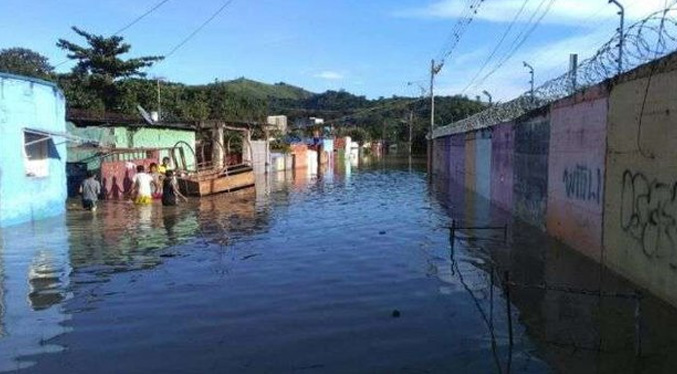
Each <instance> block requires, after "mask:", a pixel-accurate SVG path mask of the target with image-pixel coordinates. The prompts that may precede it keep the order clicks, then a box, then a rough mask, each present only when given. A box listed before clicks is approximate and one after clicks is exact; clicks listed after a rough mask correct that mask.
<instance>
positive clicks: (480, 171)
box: [475, 129, 492, 199]
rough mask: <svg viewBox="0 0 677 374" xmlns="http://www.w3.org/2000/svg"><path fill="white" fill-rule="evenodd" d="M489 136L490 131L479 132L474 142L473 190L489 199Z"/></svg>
mask: <svg viewBox="0 0 677 374" xmlns="http://www.w3.org/2000/svg"><path fill="white" fill-rule="evenodd" d="M491 134H492V129H484V130H480V131H478V132H477V133H476V140H475V189H476V191H477V193H478V194H479V195H480V196H482V197H484V198H486V199H491Z"/></svg>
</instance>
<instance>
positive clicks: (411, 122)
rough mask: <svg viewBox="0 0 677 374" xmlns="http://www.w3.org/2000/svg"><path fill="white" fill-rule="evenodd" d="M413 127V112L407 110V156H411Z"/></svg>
mask: <svg viewBox="0 0 677 374" xmlns="http://www.w3.org/2000/svg"><path fill="white" fill-rule="evenodd" d="M413 126H414V111H413V110H412V109H410V110H409V147H408V148H409V156H411V139H412V127H413Z"/></svg>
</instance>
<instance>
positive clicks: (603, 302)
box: [0, 158, 677, 374]
mask: <svg viewBox="0 0 677 374" xmlns="http://www.w3.org/2000/svg"><path fill="white" fill-rule="evenodd" d="M444 186H445V187H444V188H440V186H439V185H436V186H430V185H428V183H427V176H426V175H425V160H418V159H414V160H407V159H394V158H387V159H373V158H360V159H352V160H340V159H339V160H334V163H333V164H332V165H331V166H330V167H328V168H326V169H323V170H320V171H319V172H317V173H309V172H294V173H289V172H288V173H275V174H271V175H269V176H268V177H259V179H257V187H256V188H255V189H250V190H245V191H239V192H237V193H235V194H231V195H219V196H213V197H210V198H205V199H192V200H191V201H190V202H189V203H187V204H184V205H182V206H179V207H172V208H163V207H161V206H152V207H142V208H139V207H135V206H133V205H131V204H128V203H126V202H106V203H105V204H102V206H101V208H100V210H99V211H98V212H96V213H95V214H92V213H88V212H83V211H80V210H79V209H78V208H76V207H74V208H73V209H70V210H69V212H68V213H67V215H66V216H65V217H62V218H58V219H54V220H47V221H42V222H38V223H35V224H32V225H24V226H19V227H16V228H12V229H8V230H2V231H0V284H1V286H0V371H13V370H16V371H20V372H22V373H41V374H43V373H65V372H68V373H91V372H97V373H98V374H104V373H148V372H163V373H170V372H172V373H194V372H199V373H212V372H213V373H221V372H232V373H306V372H307V373H448V372H469V373H501V374H503V373H544V372H575V373H588V372H590V373H593V372H594V373H598V372H600V373H616V372H618V373H623V372H647V373H648V372H665V371H670V369H671V368H672V367H673V366H672V365H673V364H674V363H673V361H674V360H675V358H674V357H677V356H675V355H674V354H673V353H675V352H674V350H675V348H674V347H675V342H674V339H675V337H677V332H675V331H677V329H675V327H677V325H676V324H675V314H674V312H673V309H671V308H669V307H667V306H665V305H663V304H661V303H660V302H658V301H656V300H654V299H652V298H651V297H649V296H647V297H644V298H643V299H642V301H641V308H640V309H639V314H640V315H641V323H640V324H639V325H637V324H636V321H637V318H635V315H636V311H637V308H636V303H635V299H633V298H617V297H600V296H599V295H597V296H595V295H590V294H584V293H575V292H565V291H572V290H593V289H597V290H598V289H599V284H600V283H599V282H600V279H603V287H602V289H603V290H604V291H605V292H607V293H617V294H629V293H632V292H634V289H633V287H632V286H631V285H630V284H627V283H625V282H623V281H622V280H621V279H618V278H616V277H614V276H613V275H611V274H604V276H603V277H602V276H601V273H600V268H599V266H596V265H595V264H593V263H591V262H590V261H588V260H587V259H585V258H584V257H582V256H579V255H577V254H576V253H575V252H572V251H571V250H569V249H568V248H566V247H564V246H562V245H561V244H559V243H557V242H555V241H553V240H551V239H548V238H547V237H544V236H543V234H542V233H540V232H538V231H536V230H534V229H532V228H530V227H528V226H525V225H523V224H521V223H520V222H517V221H513V220H512V218H511V217H509V216H507V215H506V214H505V213H504V212H502V211H501V210H500V209H497V208H496V207H494V206H492V205H491V204H489V203H488V202H487V201H486V200H485V199H482V198H480V197H478V196H475V195H473V194H468V193H465V191H464V190H463V189H462V188H458V187H454V186H447V185H444ZM73 204H75V205H77V202H73ZM452 220H455V221H456V222H458V225H460V226H500V225H503V224H505V223H508V224H509V227H510V230H509V231H508V237H507V238H504V237H503V232H495V231H491V230H464V229H459V230H457V231H456V232H455V234H454V236H453V238H451V237H450V231H449V230H448V229H447V226H449V225H450V224H451V222H452ZM506 271H507V272H509V277H510V279H509V282H508V283H507V284H508V285H509V287H505V281H504V273H505V272H506ZM595 287H597V288H595ZM508 291H509V292H510V296H509V297H508V296H507V292H508ZM510 322H511V323H512V329H510V328H508V326H509V323H510ZM637 326H639V329H638V328H637ZM638 331H639V335H638V333H637V332H638ZM511 332H512V335H513V344H510V335H511ZM637 336H640V337H641V339H637ZM640 341H641V348H642V349H641V355H639V356H638V355H637V350H636V345H637V344H636V343H637V342H640Z"/></svg>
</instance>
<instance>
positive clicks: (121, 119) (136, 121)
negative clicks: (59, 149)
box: [66, 108, 197, 131]
mask: <svg viewBox="0 0 677 374" xmlns="http://www.w3.org/2000/svg"><path fill="white" fill-rule="evenodd" d="M66 120H67V121H70V122H72V123H73V124H74V125H75V126H76V127H87V126H97V127H127V128H141V127H149V128H150V127H152V128H159V129H174V130H185V131H197V127H196V124H195V123H194V122H158V123H154V124H152V125H149V124H147V123H146V122H145V121H144V120H143V118H141V116H133V115H128V114H123V113H113V112H104V113H98V112H92V111H88V110H83V109H71V108H69V109H68V110H67V112H66Z"/></svg>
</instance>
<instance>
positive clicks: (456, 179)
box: [449, 134, 465, 186]
mask: <svg viewBox="0 0 677 374" xmlns="http://www.w3.org/2000/svg"><path fill="white" fill-rule="evenodd" d="M449 139H450V140H449V175H450V177H451V178H450V179H451V182H452V183H454V184H458V185H459V186H463V185H465V134H456V135H452V136H451V137H449Z"/></svg>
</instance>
